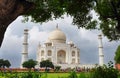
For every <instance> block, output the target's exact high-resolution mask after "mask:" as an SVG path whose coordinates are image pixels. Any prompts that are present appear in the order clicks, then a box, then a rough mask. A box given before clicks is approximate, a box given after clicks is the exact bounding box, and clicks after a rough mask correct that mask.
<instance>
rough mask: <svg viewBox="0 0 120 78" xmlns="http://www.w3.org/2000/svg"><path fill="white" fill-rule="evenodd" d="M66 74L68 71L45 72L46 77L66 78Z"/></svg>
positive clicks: (67, 74)
mask: <svg viewBox="0 0 120 78" xmlns="http://www.w3.org/2000/svg"><path fill="white" fill-rule="evenodd" d="M44 75H45V74H44ZM44 75H43V76H44ZM68 76H69V73H47V78H63V77H64V78H67V77H68Z"/></svg>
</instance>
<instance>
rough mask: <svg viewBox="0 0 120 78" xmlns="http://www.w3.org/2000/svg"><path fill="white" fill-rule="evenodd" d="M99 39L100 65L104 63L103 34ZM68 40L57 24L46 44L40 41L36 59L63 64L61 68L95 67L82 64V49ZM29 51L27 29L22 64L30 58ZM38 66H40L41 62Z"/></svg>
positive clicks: (56, 64) (55, 64)
mask: <svg viewBox="0 0 120 78" xmlns="http://www.w3.org/2000/svg"><path fill="white" fill-rule="evenodd" d="M98 39H99V45H98V54H99V65H103V64H104V55H103V45H102V36H101V35H98ZM66 40H67V38H66V35H65V33H64V32H63V31H62V30H61V29H60V28H59V27H58V26H56V28H55V29H54V30H53V31H51V32H50V33H49V36H48V39H47V40H46V41H45V43H44V44H40V43H38V49H37V52H36V61H37V62H38V63H40V62H41V61H43V60H49V61H51V62H52V63H53V64H54V66H61V68H75V67H89V68H93V67H95V65H90V64H86V65H82V64H80V49H79V48H78V47H77V46H76V45H75V44H74V42H73V41H69V42H67V41H66ZM28 53H29V52H28V29H25V30H24V41H23V50H22V59H21V64H22V63H23V62H25V61H27V60H28ZM36 67H37V68H38V67H39V64H38V65H37V66H36ZM21 68H22V66H21Z"/></svg>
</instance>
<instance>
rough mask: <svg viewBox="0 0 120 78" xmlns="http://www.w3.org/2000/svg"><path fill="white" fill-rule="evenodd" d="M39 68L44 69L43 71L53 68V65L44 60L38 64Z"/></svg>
mask: <svg viewBox="0 0 120 78" xmlns="http://www.w3.org/2000/svg"><path fill="white" fill-rule="evenodd" d="M40 67H44V68H45V69H47V68H54V65H53V63H52V62H50V61H49V60H44V61H41V62H40Z"/></svg>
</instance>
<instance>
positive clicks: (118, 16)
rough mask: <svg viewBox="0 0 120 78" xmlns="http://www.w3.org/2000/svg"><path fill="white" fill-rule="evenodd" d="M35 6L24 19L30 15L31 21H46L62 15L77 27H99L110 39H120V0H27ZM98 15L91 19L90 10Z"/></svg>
mask: <svg viewBox="0 0 120 78" xmlns="http://www.w3.org/2000/svg"><path fill="white" fill-rule="evenodd" d="M28 1H30V2H33V3H34V4H35V8H34V9H33V10H30V11H29V12H28V13H26V14H24V17H25V21H28V20H29V16H31V21H32V22H36V23H37V22H40V23H43V22H47V21H49V20H53V19H56V18H60V17H63V15H64V14H67V15H68V16H69V15H70V16H71V17H72V18H73V22H72V23H73V24H74V25H77V26H78V28H80V27H82V28H86V29H100V30H101V31H102V32H103V34H104V35H105V36H107V38H108V39H110V40H119V39H120V0H28ZM92 10H95V12H97V15H98V16H99V21H98V20H93V19H92V18H93V16H92V14H91V11H92Z"/></svg>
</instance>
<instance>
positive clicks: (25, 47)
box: [21, 29, 28, 68]
mask: <svg viewBox="0 0 120 78" xmlns="http://www.w3.org/2000/svg"><path fill="white" fill-rule="evenodd" d="M27 60H28V29H24V41H23V51H22V61H21V68H23V67H22V64H23V62H25V61H27Z"/></svg>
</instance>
